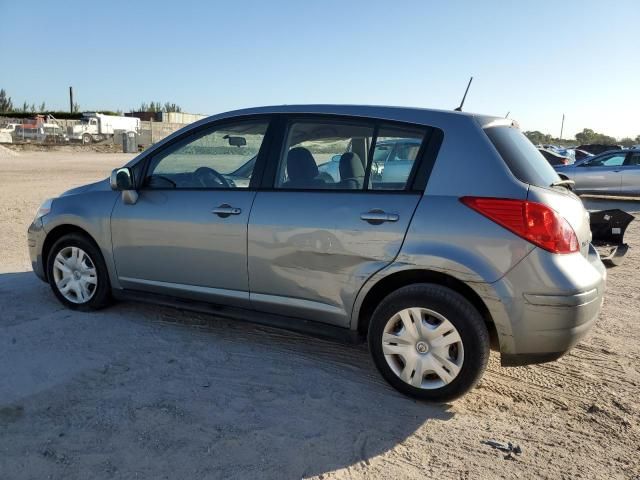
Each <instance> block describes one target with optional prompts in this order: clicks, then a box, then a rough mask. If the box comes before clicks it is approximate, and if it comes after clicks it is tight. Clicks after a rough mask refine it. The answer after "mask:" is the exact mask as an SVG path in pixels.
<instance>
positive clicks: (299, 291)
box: [248, 117, 428, 326]
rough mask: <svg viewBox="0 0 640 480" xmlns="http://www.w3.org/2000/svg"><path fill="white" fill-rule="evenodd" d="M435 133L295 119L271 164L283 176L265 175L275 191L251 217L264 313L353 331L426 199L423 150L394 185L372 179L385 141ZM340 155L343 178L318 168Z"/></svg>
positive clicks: (256, 296)
mask: <svg viewBox="0 0 640 480" xmlns="http://www.w3.org/2000/svg"><path fill="white" fill-rule="evenodd" d="M427 132H428V129H427V128H416V127H406V126H403V127H398V126H390V125H385V124H381V125H377V124H376V123H375V122H370V123H369V122H366V121H362V120H358V121H356V120H330V119H317V118H316V119H313V117H312V118H311V119H309V118H305V119H291V120H290V121H289V123H288V126H287V128H286V130H285V132H284V134H283V137H284V145H283V147H282V148H281V149H280V150H281V154H280V156H279V158H275V157H276V156H274V157H273V158H272V159H271V163H276V162H277V164H278V166H277V169H275V168H274V172H273V176H272V177H271V179H270V180H269V175H268V174H267V175H265V181H266V182H269V181H270V182H271V184H268V185H265V186H266V187H270V189H269V191H260V192H258V194H257V196H256V200H255V202H254V206H253V209H252V211H251V217H250V219H249V238H248V255H249V258H248V265H249V284H250V291H251V304H252V305H253V307H254V308H256V309H259V310H263V311H268V312H271V313H276V314H281V315H287V316H291V317H301V318H304V319H310V320H317V321H321V322H326V323H331V324H334V325H339V326H348V324H349V320H350V315H351V309H352V307H353V304H354V301H355V297H356V295H357V293H358V291H359V289H360V288H361V287H362V285H363V284H364V282H365V281H366V280H367V279H368V278H369V277H370V276H371V275H373V274H374V273H375V272H377V271H378V270H380V269H381V268H384V267H385V266H386V265H388V264H389V263H390V262H392V261H393V260H394V258H395V257H396V255H397V254H398V252H399V251H400V248H401V246H402V242H403V240H404V237H405V233H406V231H407V228H408V226H409V223H410V221H411V217H412V215H413V212H414V210H415V208H416V206H417V204H418V202H419V200H420V198H421V192H417V191H416V192H414V191H411V190H410V183H411V182H410V179H411V178H412V172H413V171H414V168H413V165H411V164H409V163H413V164H415V163H417V162H415V160H416V158H417V157H418V150H417V149H416V151H415V152H414V154H413V157H412V158H411V159H409V160H411V162H408V165H407V166H406V168H405V170H404V172H403V173H402V174H401V173H400V172H397V175H396V176H395V177H394V181H393V182H384V178H383V179H379V178H377V179H376V178H374V177H373V175H372V173H371V163H372V162H371V159H372V158H373V157H374V154H375V148H376V147H375V144H376V142H379V145H381V148H388V147H387V145H388V144H389V143H390V142H394V141H403V140H410V141H416V142H418V143H422V142H423V140H424V138H425V136H426V135H427ZM372 144H373V145H372ZM335 155H339V156H340V161H339V178H337V179H336V178H332V177H330V176H326V175H322V174H321V173H319V170H318V165H321V164H323V163H324V162H326V161H328V160H330V159H331V158H332V157H334V156H335ZM378 156H380V155H379V154H378ZM270 166H271V165H270ZM267 171H269V170H267Z"/></svg>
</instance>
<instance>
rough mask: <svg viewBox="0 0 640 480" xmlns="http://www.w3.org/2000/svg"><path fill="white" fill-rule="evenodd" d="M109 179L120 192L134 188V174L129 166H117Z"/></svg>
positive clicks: (112, 186) (112, 185) (114, 188)
mask: <svg viewBox="0 0 640 480" xmlns="http://www.w3.org/2000/svg"><path fill="white" fill-rule="evenodd" d="M109 181H110V183H111V189H112V190H118V191H120V192H124V191H127V190H134V184H133V174H132V173H131V170H130V169H129V168H126V167H124V168H116V169H115V170H113V171H112V172H111V177H110V179H109Z"/></svg>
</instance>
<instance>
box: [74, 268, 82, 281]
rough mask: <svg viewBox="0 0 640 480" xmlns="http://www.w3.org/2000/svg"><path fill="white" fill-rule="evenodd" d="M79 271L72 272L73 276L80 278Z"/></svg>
mask: <svg viewBox="0 0 640 480" xmlns="http://www.w3.org/2000/svg"><path fill="white" fill-rule="evenodd" d="M80 276H81V275H80V272H79V271H78V270H76V271H74V272H73V278H74V279H76V280H80Z"/></svg>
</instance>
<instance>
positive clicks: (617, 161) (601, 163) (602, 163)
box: [586, 154, 626, 167]
mask: <svg viewBox="0 0 640 480" xmlns="http://www.w3.org/2000/svg"><path fill="white" fill-rule="evenodd" d="M625 156H626V155H624V154H622V155H620V154H616V155H608V156H605V157H602V158H596V159H594V160H591V161H589V162H588V163H587V164H586V165H587V167H619V166H621V165H622V164H623V163H624V158H625Z"/></svg>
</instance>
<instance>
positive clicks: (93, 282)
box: [47, 233, 111, 311]
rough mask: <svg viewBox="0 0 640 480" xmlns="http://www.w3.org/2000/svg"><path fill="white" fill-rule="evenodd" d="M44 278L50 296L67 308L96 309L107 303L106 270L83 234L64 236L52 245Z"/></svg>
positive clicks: (109, 290)
mask: <svg viewBox="0 0 640 480" xmlns="http://www.w3.org/2000/svg"><path fill="white" fill-rule="evenodd" d="M47 278H48V280H49V284H50V285H51V289H52V290H53V293H54V294H55V295H56V297H57V298H58V300H60V301H61V302H62V303H63V304H64V305H65V306H67V307H68V308H71V309H74V310H85V311H86V310H97V309H100V308H103V307H105V306H107V305H108V304H109V303H110V300H111V287H110V285H109V276H108V274H107V267H106V265H105V263H104V260H103V258H102V255H101V253H100V251H99V250H98V248H97V247H96V246H95V245H94V244H93V242H91V241H90V240H88V239H87V238H86V237H84V236H83V235H79V234H75V233H74V234H69V235H65V236H63V237H61V238H60V239H58V240H57V241H56V242H55V243H54V245H53V247H51V250H50V252H49V257H48V260H47Z"/></svg>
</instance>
